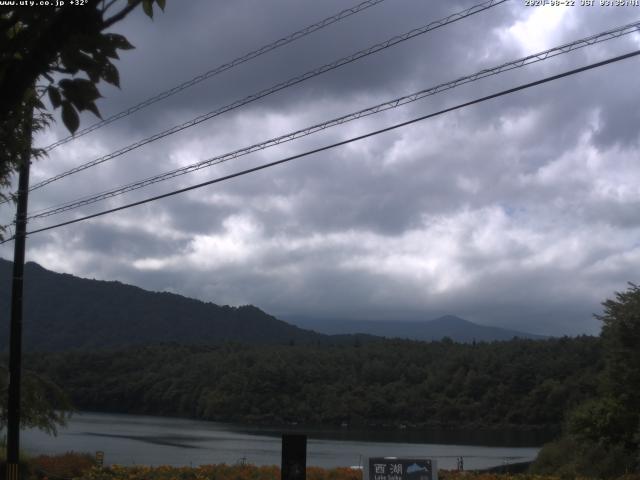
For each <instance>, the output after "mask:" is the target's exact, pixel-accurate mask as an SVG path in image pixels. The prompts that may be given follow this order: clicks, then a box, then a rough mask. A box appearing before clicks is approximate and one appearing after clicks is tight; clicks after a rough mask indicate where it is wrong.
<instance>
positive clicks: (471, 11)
mask: <svg viewBox="0 0 640 480" xmlns="http://www.w3.org/2000/svg"><path fill="white" fill-rule="evenodd" d="M507 1H509V0H489V1H485V2H483V3H480V4H477V5H474V6H472V7H470V8H467V9H465V10H463V11H461V12H457V13H453V14H451V15H449V16H447V17H445V18H443V19H440V20H436V21H433V22H431V23H429V24H428V25H425V26H423V27H420V28H414V29H413V30H410V31H408V32H406V33H403V34H402V35H397V36H395V37H392V38H390V39H388V40H386V41H384V42H381V43H378V44H376V45H373V46H371V47H369V48H366V49H364V50H360V51H358V52H356V53H354V54H351V55H349V56H347V57H343V58H341V59H339V60H335V61H334V62H331V63H327V64H325V65H323V66H321V67H318V68H315V69H313V70H309V71H308V72H306V73H303V74H302V75H297V76H295V77H292V78H290V79H288V80H285V81H284V82H280V83H278V84H276V85H273V86H272V87H269V88H266V89H264V90H261V91H259V92H257V93H254V94H251V95H248V96H246V97H244V98H242V99H240V100H236V101H234V102H232V103H229V104H227V105H225V106H223V107H220V108H218V109H216V110H213V111H211V112H209V113H205V114H203V115H200V116H198V117H196V118H194V119H192V120H189V121H188V122H185V123H182V124H180V125H176V126H174V127H171V128H169V129H167V130H164V131H163V132H160V133H156V134H155V135H152V136H150V137H147V138H145V139H142V140H139V141H137V142H135V143H132V144H130V145H128V146H126V147H123V148H120V149H119V150H116V151H115V152H111V153H109V154H107V155H104V156H102V157H99V158H97V159H95V160H92V161H90V162H87V163H84V164H82V165H79V166H77V167H75V168H72V169H70V170H67V171H66V172H63V173H61V174H59V175H56V176H53V177H51V178H48V179H46V180H43V181H41V182H38V183H36V184H34V185H32V186H31V187H30V189H29V191H32V190H36V189H38V188H42V187H44V186H45V185H48V184H50V183H52V182H55V181H57V180H60V179H61V178H64V177H67V176H69V175H72V174H74V173H77V172H81V171H82V170H86V169H87V168H90V167H93V166H95V165H98V164H100V163H103V162H106V161H108V160H112V159H114V158H116V157H119V156H121V155H124V154H125V153H128V152H130V151H132V150H135V149H137V148H140V147H142V146H143V145H147V144H148V143H151V142H155V141H156V140H160V139H161V138H164V137H167V136H169V135H173V134H174V133H178V132H180V131H182V130H184V129H186V128H189V127H193V126H195V125H198V124H200V123H202V122H204V121H206V120H210V119H212V118H214V117H217V116H219V115H222V114H223V113H226V112H229V111H231V110H234V109H236V108H239V107H241V106H243V105H246V104H248V103H251V102H254V101H256V100H259V99H261V98H264V97H266V96H267V95H271V94H272V93H275V92H278V91H280V90H284V89H285V88H288V87H291V86H293V85H296V84H298V83H301V82H304V81H306V80H309V79H310V78H313V77H316V76H318V75H321V74H323V73H326V72H329V71H331V70H335V69H336V68H339V67H342V66H344V65H347V64H349V63H352V62H355V61H356V60H359V59H361V58H364V57H367V56H369V55H372V54H374V53H377V52H380V51H382V50H385V49H387V48H390V47H392V46H394V45H397V44H399V43H401V42H405V41H407V40H409V39H411V38H414V37H417V36H419V35H423V34H425V33H427V32H430V31H432V30H435V29H437V28H440V27H443V26H445V25H448V24H450V23H454V22H457V21H458V20H462V19H463V18H466V17H469V16H471V15H475V14H477V13H480V12H482V11H485V10H488V9H489V8H492V7H495V6H497V5H500V4H502V3H505V2H507Z"/></svg>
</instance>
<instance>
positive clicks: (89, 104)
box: [86, 102, 102, 120]
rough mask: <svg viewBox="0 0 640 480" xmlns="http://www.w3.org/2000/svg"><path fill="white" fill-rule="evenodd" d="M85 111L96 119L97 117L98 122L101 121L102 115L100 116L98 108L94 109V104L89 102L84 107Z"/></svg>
mask: <svg viewBox="0 0 640 480" xmlns="http://www.w3.org/2000/svg"><path fill="white" fill-rule="evenodd" d="M86 110H89V111H90V112H91V113H93V114H94V115H95V116H96V117H98V118H99V119H100V120H102V115H100V110H98V107H96V104H95V102H89V103H87V105H86Z"/></svg>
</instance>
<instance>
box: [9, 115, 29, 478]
mask: <svg viewBox="0 0 640 480" xmlns="http://www.w3.org/2000/svg"><path fill="white" fill-rule="evenodd" d="M32 117H33V113H31V114H30V115H29V117H28V118H27V119H26V120H25V131H24V135H25V139H26V146H25V151H24V152H23V154H22V159H21V160H22V161H21V164H20V169H19V174H18V175H19V176H18V205H17V208H16V233H15V244H14V250H13V283H12V286H11V327H10V334H9V400H8V405H7V477H6V478H7V480H19V478H20V384H21V380H22V295H23V287H24V285H23V279H24V257H25V246H26V237H27V235H26V231H27V201H28V197H29V167H30V165H31V123H32V121H33V119H32Z"/></svg>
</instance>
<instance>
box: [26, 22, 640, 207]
mask: <svg viewBox="0 0 640 480" xmlns="http://www.w3.org/2000/svg"><path fill="white" fill-rule="evenodd" d="M639 30H640V21H636V22H634V23H631V24H627V25H624V26H621V27H617V28H614V29H609V30H606V31H604V32H601V33H598V34H596V35H591V36H589V37H586V38H582V39H579V40H575V41H573V42H570V43H566V44H563V45H560V46H557V47H554V48H551V49H548V50H545V51H543V52H539V53H535V54H532V55H528V56H526V57H523V58H520V59H518V60H513V61H510V62H506V63H503V64H501V65H498V66H496V67H491V68H486V69H484V70H480V71H479V72H476V73H473V74H471V75H467V76H464V77H460V78H458V79H456V80H453V81H450V82H446V83H441V84H439V85H436V86H434V87H430V88H427V89H423V90H420V91H418V92H415V93H412V94H410V95H405V96H402V97H398V98H394V99H392V100H388V101H386V102H384V103H379V104H377V105H374V106H372V107H368V108H365V109H362V110H359V111H357V112H353V113H350V114H348V115H343V116H340V117H337V118H334V119H331V120H328V121H325V122H322V123H318V124H315V125H312V126H310V127H306V128H303V129H300V130H296V131H294V132H290V133H287V134H286V135H281V136H279V137H275V138H271V139H269V140H266V141H263V142H260V143H256V144H254V145H251V146H248V147H244V148H241V149H239V150H234V151H232V152H228V153H224V154H222V155H217V156H215V157H212V158H209V159H207V160H203V161H201V162H198V163H194V164H191V165H187V166H184V167H181V168H177V169H174V170H171V171H168V172H164V173H161V174H158V175H155V176H152V177H148V178H145V179H142V180H138V181H136V182H132V183H129V184H127V185H124V186H120V187H117V188H114V189H111V190H107V191H103V192H101V193H98V194H94V195H90V196H86V197H82V198H80V199H76V200H73V201H70V202H65V203H62V204H59V205H56V206H53V207H49V208H47V209H44V210H40V211H37V212H34V213H32V214H31V215H30V216H29V217H28V219H29V220H32V219H36V218H44V217H48V216H51V215H55V214H58V213H62V212H66V211H68V210H72V209H75V208H78V207H82V206H85V205H90V204H92V203H96V202H99V201H101V200H105V199H107V198H112V197H115V196H118V195H122V194H124V193H127V192H131V191H134V190H138V189H140V188H144V187H147V186H149V185H153V184H155V183H159V182H162V181H165V180H169V179H171V178H175V177H178V176H181V175H185V174H188V173H191V172H195V171H197V170H201V169H203V168H208V167H211V166H213V165H217V164H220V163H223V162H227V161H229V160H233V159H235V158H238V157H241V156H244V155H248V154H250V153H253V152H256V151H259V150H264V149H266V148H269V147H273V146H276V145H280V144H282V143H286V142H289V141H292V140H295V139H298V138H301V137H304V136H307V135H311V134H313V133H316V132H319V131H322V130H325V129H327V128H330V127H334V126H337V125H342V124H344V123H347V122H351V121H353V120H356V119H359V118H363V117H366V116H369V115H373V114H376V113H379V112H383V111H386V110H390V109H393V108H397V107H399V106H402V105H406V104H408V103H411V102H415V101H417V100H420V99H423V98H425V97H428V96H431V95H435V94H437V93H440V92H443V91H445V90H450V89H453V88H455V87H457V86H460V85H464V84H466V83H470V82H473V81H476V80H479V79H482V78H486V77H489V76H492V75H497V74H499V73H502V72H506V71H509V70H513V69H516V68H521V67H524V66H526V65H531V64H533V63H537V62H540V61H543V60H546V59H549V58H552V57H555V56H558V55H561V54H565V53H568V52H571V51H574V50H577V49H579V48H583V47H586V46H589V45H594V44H596V43H600V42H604V41H607V40H611V39H614V38H618V37H620V36H622V35H627V34H629V33H633V32H637V31H639Z"/></svg>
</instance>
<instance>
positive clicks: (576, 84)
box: [0, 0, 640, 335]
mask: <svg viewBox="0 0 640 480" xmlns="http://www.w3.org/2000/svg"><path fill="white" fill-rule="evenodd" d="M472 4H473V2H456V4H455V5H454V4H452V3H450V2H414V1H410V0H397V1H392V0H388V1H386V2H383V3H382V4H381V5H378V6H376V7H373V8H371V9H369V10H367V11H365V12H362V13H361V14H358V15H356V16H354V17H353V18H350V19H348V20H345V21H343V22H340V23H338V24H336V25H333V26H331V27H329V28H327V29H325V30H323V31H321V32H317V33H315V34H313V35H311V36H309V37H306V38H304V39H303V40H301V41H299V42H296V43H294V44H291V45H288V46H287V47H284V48H282V49H280V50H278V51H275V52H272V53H270V54H268V55H265V56H264V57H261V58H260V59H258V60H256V61H254V62H250V63H247V64H245V65H243V66H241V67H239V68H237V69H234V70H233V71H230V72H227V73H225V74H222V75H220V76H219V77H216V78H214V79H212V80H210V81H206V82H203V83H202V84H200V85H198V86H197V87H194V88H193V89H189V90H187V91H184V92H182V93H180V94H178V95H176V96H174V97H171V98H170V99H169V100H167V101H166V102H161V103H158V104H156V105H154V106H153V107H151V108H149V109H148V110H144V111H142V112H139V113H138V114H136V115H132V116H130V117H127V118H126V119H124V120H123V121H121V122H118V123H116V124H113V125H112V126H109V127H107V128H104V129H101V130H99V131H97V132H94V133H92V134H90V135H87V136H86V137H82V138H81V139H78V140H77V141H74V142H70V143H69V144H67V145H65V146H63V147H60V148H58V149H56V150H54V151H53V152H52V153H51V155H50V158H48V159H46V160H42V161H41V162H39V163H38V164H36V165H35V167H34V176H33V181H37V180H41V179H43V178H46V177H47V176H49V175H52V174H55V173H59V172H60V171H64V170H65V169H67V168H71V167H72V166H74V165H77V164H79V163H82V162H84V161H87V160H91V159H93V158H96V157H98V156H100V155H104V154H105V153H108V152H110V151H112V150H115V149H117V148H120V147H122V146H124V145H128V144H130V143H132V142H135V141H137V140H139V139H140V138H143V137H145V136H148V135H151V134H153V133H155V132H157V131H159V130H163V129H165V128H168V127H170V126H172V125H174V124H178V123H181V122H184V121H186V120H189V119H190V118H193V117H195V116H197V115H200V114H202V113H205V112H207V111H211V110H213V109H215V108H217V107H220V106H222V105H225V104H227V103H230V102H232V101H233V100H236V99H238V98H242V97H244V96H246V95H249V94H251V93H254V92H256V91H259V90H261V89H263V88H266V87H269V86H271V85H273V84H275V83H278V82H280V81H282V80H285V79H287V78H289V77H291V76H293V75H297V74H300V73H303V72H305V71H307V70H309V69H312V68H314V67H317V66H319V65H322V64H324V63H327V62H330V61H332V60H335V59H337V58H339V57H342V56H345V55H348V54H350V53H353V52H355V51H357V50H359V49H361V48H365V47H367V46H369V45H371V44H374V43H377V42H379V41H382V40H385V39H387V38H389V37H391V36H393V35H396V34H399V33H403V32H405V31H407V30H409V29H411V28H415V27H418V26H421V25H424V24H427V23H429V22H430V21H432V20H436V19H439V18H441V17H444V16H446V15H448V14H450V13H452V12H453V11H456V10H460V9H462V8H465V7H468V6H470V5H472ZM346 6H347V5H345V3H344V2H342V1H327V2H313V1H304V2H294V1H285V0H278V1H274V2H262V1H258V0H238V1H236V2H207V1H193V2H184V3H182V2H181V3H180V4H179V5H178V2H168V5H167V11H166V13H164V14H161V15H157V16H156V18H155V20H154V21H153V22H150V21H149V20H148V19H147V18H146V17H144V16H143V15H140V14H138V15H134V16H132V17H131V18H129V19H127V20H126V21H125V22H124V23H122V24H121V25H119V26H118V27H117V28H116V31H119V32H122V33H124V34H125V35H127V36H128V37H129V38H130V40H131V41H132V43H134V44H135V45H136V47H137V49H136V50H135V51H132V52H130V53H129V52H128V53H126V54H124V55H123V59H122V60H121V61H120V63H119V67H120V70H121V77H122V85H123V88H122V91H117V90H115V89H108V88H105V89H104V93H105V99H104V101H103V102H102V104H101V105H100V108H101V110H102V111H103V112H104V114H105V115H109V114H113V113H115V112H118V111H120V110H121V109H123V108H126V107H128V106H130V105H131V104H133V103H135V102H138V101H140V100H142V99H144V98H146V97H148V96H150V95H153V94H155V93H157V92H160V91H162V90H164V89H166V88H169V87H171V86H173V85H174V84H177V83H180V82H181V81H184V80H186V79H188V78H190V77H192V76H194V75H197V74H199V73H202V72H203V71H206V70H208V69H210V68H213V67H215V66H216V65H218V64H220V63H223V62H226V61H229V60H231V59H233V58H234V57H236V56H238V55H241V54H243V53H245V52H247V51H249V50H252V49H253V48H256V47H258V46H260V45H263V44H266V43H269V42H270V41H272V40H275V39H277V38H279V37H281V36H283V35H286V34H287V33H290V32H292V31H294V30H296V29H298V28H301V27H303V26H305V25H308V24H311V23H313V22H315V21H317V20H319V19H321V18H323V17H325V16H328V15H329V14H331V13H334V12H337V11H339V10H341V9H343V8H345V7H346ZM630 13H632V15H630ZM638 15H640V9H632V10H629V9H627V10H624V9H623V8H608V9H607V8H600V7H573V8H561V7H550V6H549V7H544V8H527V7H525V6H524V4H523V2H520V1H516V0H514V1H512V2H507V3H506V4H505V5H503V6H498V7H495V8H493V9H491V10H489V11H486V12H483V13H481V14H478V15H475V16H473V17H471V18H468V19H465V20H461V21H459V22H457V23H455V24H452V25H449V26H446V27H443V28H441V29H438V30H437V31H434V32H432V33H429V34H426V35H423V36H421V37H418V38H416V39H413V40H410V41H408V42H405V43H404V44H401V45H398V46H396V47H393V48H391V49H389V50H387V51H385V52H381V53H380V54H377V55H373V56H371V57H368V58H366V59H363V60H361V61H359V62H355V63H353V64H351V65H348V66H346V67H344V68H341V69H338V70H336V71H333V72H329V73H327V74H324V75H322V76H320V77H317V78H314V79H311V80H309V81H307V82H305V83H303V84H301V85H297V86H295V87H292V88H290V89H287V90H285V91H282V92H279V93H277V94H274V95H272V96H269V97H268V98H265V99H262V100H260V101H257V102H254V103H252V104H251V105H248V106H246V107H243V108H240V109H237V110H235V111H233V112H231V113H229V114H227V115H224V116H221V117H219V118H217V119H214V120H212V121H210V122H205V123H204V124H201V125H199V126H197V127H194V128H192V129H188V130H185V131H184V132H182V133H180V134H176V135H173V136H171V137H168V138H166V139H164V140H161V141H158V142H154V143H152V144H150V145H148V146H146V147H144V148H141V149H138V150H136V151H135V152H132V153H130V154H128V155H126V156H123V157H121V158H118V159H114V160H113V161H112V162H109V163H108V164H105V165H101V166H98V167H96V168H94V169H90V170H88V171H86V172H84V173H81V174H78V175H77V176H71V177H68V178H67V179H65V180H63V181H60V182H57V183H56V184H53V185H51V186H50V187H47V188H44V189H42V190H39V191H37V192H34V193H33V195H32V200H31V209H32V211H34V210H37V209H39V208H45V207H48V206H50V205H53V204H57V203H60V202H63V201H67V200H70V199H74V198H76V197H79V196H82V195H88V194H92V193H95V192H97V191H101V190H105V189H108V188H111V187H113V186H117V185H122V184H125V183H128V182H131V181H134V180H138V179H140V178H145V177H147V176H150V175H153V174H156V173H159V172H163V171H165V170H169V169H172V168H176V167H179V166H183V165H187V164H190V163H194V162H197V161H199V160H202V159H204V158H207V157H210V156H213V155H216V154H220V153H224V152H226V151H229V150H233V149H236V148H240V147H243V146H245V145H247V144H251V143H255V142H258V141H261V140H265V139H268V138H270V137H274V136H277V135H281V134H284V133H287V132H289V131H293V130H296V129H298V128H300V127H302V126H305V125H311V124H313V123H316V122H318V121H323V120H326V119H329V118H333V117H336V116H339V115H342V114H345V113H349V112H351V111H354V110H357V109H360V108H364V107H367V106H370V105H373V104H376V103H378V102H380V101H384V100H387V99H390V98H393V97H394V96H399V95H403V94H407V93H411V92H412V91H415V90H418V89H422V88H426V87H429V86H433V85H436V84H438V83H440V82H443V81H447V80H452V79H454V78H457V77H459V76H461V75H465V74H470V73H473V72H475V71H478V70H480V69H482V68H487V67H491V66H494V65H497V64H500V63H502V62H505V61H508V60H511V59H515V58H519V57H521V56H524V55H527V54H531V53H534V52H536V51H540V50H544V49H546V48H551V47H553V46H556V45H558V44H562V43H565V42H569V41H572V40H574V39H577V38H581V37H585V36H588V35H592V34H595V33H598V32H600V31H602V30H605V29H607V28H611V27H615V26H619V25H622V24H625V23H628V22H630V21H631V19H633V18H634V16H635V17H638ZM639 47H640V35H638V34H637V33H636V34H634V35H628V36H625V37H623V38H621V39H617V40H613V41H610V42H606V43H602V44H600V45H597V46H594V47H589V48H587V49H582V50H579V51H576V52H572V53H570V54H567V55H562V56H559V57H557V58H554V59H552V60H549V61H547V62H541V63H538V64H535V65H531V66H529V67H526V68H523V69H519V70H516V71H513V72H509V73H507V74H504V75H499V76H496V77H492V78H489V79H484V80H482V81H479V82H474V83H471V84H469V85H466V86H464V87H460V88H458V89H455V90H451V91H449V92H446V93H442V94H439V95H437V96H434V97H430V98H429V99H426V100H423V101H420V102H417V103H415V104H411V105H409V106H405V107H402V108H401V109H398V110H394V111H389V112H386V113H384V114H380V115H376V116H372V117H368V118H366V119H362V120H359V121H357V122H353V123H350V124H346V125H343V126H342V127H338V128H333V129H330V130H327V131H325V132H323V133H321V134H318V135H317V136H315V135H314V136H312V137H308V138H305V139H301V140H298V141H296V142H293V143H290V144H285V145H282V146H280V147H277V148H274V149H269V150H266V151H263V152H260V153H257V154H253V155H251V156H248V157H246V158H243V159H239V160H237V161H234V162H229V163H228V164H225V165H221V166H218V167H214V168H211V169H207V170H203V171H200V172H198V173H195V174H190V175H188V176H184V177H180V178H178V179H174V180H172V181H170V182H166V183H164V184H160V185H157V186H155V187H154V188H152V189H150V190H141V191H138V192H136V193H134V194H130V195H127V196H125V197H122V198H117V199H113V200H111V201H109V202H105V203H103V204H100V205H94V206H92V207H87V209H86V210H82V212H83V213H91V212H94V211H98V210H100V209H102V208H106V207H109V206H117V205H119V204H121V203H124V202H126V201H133V200H136V199H141V198H145V197H147V196H149V195H151V194H153V193H162V192H165V191H169V190H171V189H175V188H179V187H181V186H186V185H190V184H194V183H197V182H199V181H204V180H207V179H209V178H213V177H215V176H218V175H222V174H225V173H230V172H233V171H236V170H239V169H242V168H247V167H250V166H253V165H257V164H260V163H263V162H266V161H272V160H275V159H278V158H282V157H284V156H287V155H291V154H295V153H299V152H302V151H305V150H307V149H309V148H313V147H316V146H320V145H324V144H328V143H331V142H335V141H339V140H343V139H345V138H349V137H351V136H354V135H357V134H361V133H364V132H367V131H371V130H375V129H377V128H381V127H383V126H386V125H390V124H393V123H396V122H400V121H404V120H407V119H410V118H413V117H415V116H418V115H423V114H425V113H428V112H432V111H436V110H438V109H440V108H445V107H448V106H451V105H454V104H456V103H460V102H464V101H468V100H470V99H473V98H477V97H480V96H482V95H486V94H489V93H493V92H496V91H499V90H501V89H504V88H509V87H511V86H514V85H516V84H519V83H524V82H528V81H532V80H535V79H538V78H542V77H544V76H546V75H551V74H554V73H558V72H561V71H563V70H566V69H569V68H575V67H577V66H581V65H584V64H586V63H589V62H594V61H598V60H602V59H604V58H607V57H609V56H613V55H618V54H621V53H626V52H628V51H631V50H634V49H638V48H639ZM639 65H640V64H639V61H638V60H637V58H636V59H631V60H627V61H625V62H620V63H618V64H614V65H611V66H608V67H604V68H602V69H599V70H597V71H591V72H587V73H584V74H582V75H580V76H576V77H572V78H569V79H565V80H561V81H558V82H554V83H552V84H549V85H545V86H541V87H537V88H536V89H534V90H530V91H526V92H521V93H518V94H514V95H511V96H508V97H504V98H501V99H497V100H494V101H491V102H487V103H483V104H481V105H477V106H474V107H471V108H468V109H464V110H461V111H458V112H454V113H451V114H447V115H445V116H441V117H437V118H435V119H432V120H429V121H426V122H421V123H418V124H415V125H413V126H411V127H407V128H404V129H401V130H396V131H394V132H390V133H387V134H384V135H380V136H378V137H375V138H372V139H369V140H367V141H363V142H359V143H356V144H351V145H349V146H346V147H341V148H339V149H335V150H331V151H328V152H324V153H322V154H318V155H315V156H313V157H308V158H304V159H300V160H298V161H296V162H295V163H291V164H287V165H283V166H279V167H276V168H273V169H268V170H265V171H262V172H259V173H256V174H253V175H249V176H246V177H242V178H238V179H234V180H232V181H229V182H224V183H221V184H217V185H215V186H211V187H208V188H205V189H201V190H197V191H194V192H191V193H188V194H184V195H181V196H178V197H173V198H171V199H166V200H162V201H159V202H156V203H153V204H149V205H146V206H143V207H138V208H135V209H131V210H128V211H124V212H120V213H117V214H114V215H112V216H105V217H102V218H100V219H96V220H93V221H89V222H86V223H80V224H76V225H72V226H69V227H64V228H61V229H57V230H52V231H50V232H46V233H42V234H37V235H33V236H32V237H30V239H29V242H28V258H29V259H31V260H34V261H37V262H40V263H42V264H43V265H44V266H45V267H47V268H51V269H53V270H57V271H64V272H69V273H73V274H77V275H81V276H87V277H91V278H101V279H117V280H121V281H125V282H131V283H134V284H136V285H139V286H141V287H143V288H149V289H154V290H170V291H174V292H178V293H181V294H184V295H187V296H194V297H197V298H200V299H203V300H207V301H213V302H216V303H220V304H243V303H252V304H255V305H257V306H259V307H261V308H263V309H265V310H267V311H268V312H270V313H273V314H276V315H279V314H283V315H285V314H286V315H313V316H328V317H329V316H334V317H338V318H345V317H346V318H348V317H352V318H360V319H363V318H385V319H393V318H398V319H406V318H411V319H420V318H422V319H428V318H431V317H432V316H435V315H438V314H442V313H445V312H448V313H453V314H457V315H461V316H464V317H465V318H468V319H470V320H474V321H477V322H479V323H485V324H494V325H501V326H507V327H510V328H517V329H521V330H528V331H532V332H536V333H542V334H550V335H559V334H578V333H596V332H597V331H598V324H597V322H596V321H595V320H593V318H592V314H593V313H598V312H599V311H600V306H599V303H600V302H601V301H603V300H604V299H605V298H606V297H610V296H611V295H612V294H613V292H614V290H622V289H624V288H625V286H626V282H627V281H634V280H636V281H637V272H638V267H640V240H639V238H640V236H639V235H640V220H639V218H640V216H638V214H637V213H636V212H637V211H640V209H638V204H639V203H640V187H638V185H640V183H639V182H638V181H637V179H638V178H639V177H640V166H638V164H637V158H638V154H639V153H640V152H639V148H640V134H639V131H638V125H640V118H639V117H638V115H639V114H638V112H640V108H638V107H639V105H638V103H639V99H638V95H637V88H636V87H635V83H636V80H635V79H637V78H638V72H639ZM93 121H94V119H92V118H91V117H89V116H87V117H83V122H84V123H83V124H88V123H91V122H93ZM64 135H65V132H64V130H63V128H62V127H61V126H60V125H58V126H56V127H55V128H54V129H53V130H51V131H50V132H48V133H47V134H46V135H45V136H43V138H42V139H40V140H39V141H41V142H42V144H46V143H47V142H49V141H53V140H54V139H55V138H59V137H61V136H64ZM2 214H3V218H7V219H9V218H10V217H11V214H10V211H9V210H7V209H6V208H5V209H3V210H2ZM74 215H78V212H72V213H68V214H66V215H61V216H60V217H52V218H51V219H47V220H46V221H38V222H34V224H33V227H34V228H35V227H38V226H44V225H47V224H50V223H53V222H54V221H61V220H65V219H70V218H73V216H74ZM0 253H1V254H2V256H3V257H4V258H10V255H11V250H10V247H9V246H7V245H5V246H3V250H2V251H1V252H0Z"/></svg>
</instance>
